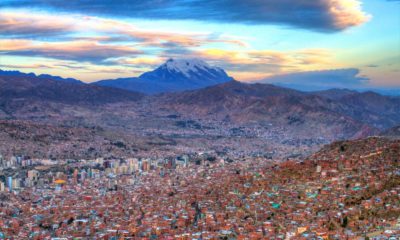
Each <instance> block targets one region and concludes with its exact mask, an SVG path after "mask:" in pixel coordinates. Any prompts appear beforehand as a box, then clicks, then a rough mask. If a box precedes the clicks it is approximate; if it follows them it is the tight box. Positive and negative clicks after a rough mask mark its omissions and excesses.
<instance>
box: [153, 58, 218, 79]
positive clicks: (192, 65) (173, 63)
mask: <svg viewBox="0 0 400 240" xmlns="http://www.w3.org/2000/svg"><path fill="white" fill-rule="evenodd" d="M160 68H162V69H167V70H169V71H174V72H178V73H182V74H183V75H185V76H186V77H190V72H197V71H199V70H205V71H207V70H208V69H214V70H220V69H219V68H216V67H211V66H210V65H208V63H206V62H205V61H203V60H201V59H198V58H192V59H173V58H170V59H168V60H167V61H166V62H165V63H164V64H162V65H161V66H160Z"/></svg>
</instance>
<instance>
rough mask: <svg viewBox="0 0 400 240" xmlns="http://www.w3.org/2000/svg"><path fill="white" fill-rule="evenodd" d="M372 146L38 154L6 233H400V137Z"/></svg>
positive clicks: (5, 215) (9, 201)
mask: <svg viewBox="0 0 400 240" xmlns="http://www.w3.org/2000/svg"><path fill="white" fill-rule="evenodd" d="M377 141H379V142H377ZM381 141H382V142H381ZM364 146H365V147H364V148H363V149H360V151H359V152H353V153H352V154H350V153H347V152H343V153H341V152H340V151H336V150H334V151H324V152H322V153H320V154H316V155H314V156H312V157H310V158H309V159H307V160H304V161H286V162H275V161H270V160H266V159H264V158H251V159H248V160H245V159H240V160H235V161H227V159H223V158H221V157H203V158H199V156H180V157H177V158H168V159H136V158H132V159H107V160H106V159H101V158H99V159H95V160H85V161H78V160H74V161H72V160H60V161H57V162H56V164H54V163H52V164H49V162H47V161H44V162H40V161H34V162H33V163H34V164H33V165H31V166H25V167H20V168H17V167H16V168H15V169H14V170H13V171H14V172H13V174H14V175H13V176H12V177H14V176H19V177H20V178H21V175H23V176H25V178H24V179H27V178H28V179H29V178H31V179H32V181H33V184H32V185H26V186H24V187H19V188H16V186H11V187H9V186H8V182H7V180H6V181H5V185H6V186H5V190H4V191H3V192H0V239H1V238H2V236H3V238H14V239H52V238H53V239H74V238H78V239H79V238H81V239H82V238H83V239H366V238H367V237H368V238H369V239H399V237H400V217H399V216H400V168H399V157H400V141H397V142H386V141H383V140H379V139H378V140H376V139H375V140H374V139H372V140H368V141H367V142H366V143H365V144H364ZM39 162H40V164H39ZM7 164H8V163H7ZM7 166H9V165H7ZM10 169H11V170H12V168H7V172H8V173H7V174H9V172H10V171H8V170H10ZM32 171H34V172H32ZM11 172H12V171H11ZM2 174H3V176H5V177H6V178H8V177H9V176H8V175H7V174H5V172H4V168H3V172H2ZM23 182H26V181H25V180H24V181H23Z"/></svg>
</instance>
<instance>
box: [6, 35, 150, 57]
mask: <svg viewBox="0 0 400 240" xmlns="http://www.w3.org/2000/svg"><path fill="white" fill-rule="evenodd" d="M0 51H2V52H5V53H11V54H12V55H22V56H44V57H50V58H56V59H70V60H82V61H92V62H97V61H103V60H105V59H108V58H112V57H120V56H121V55H135V54H141V53H142V52H141V51H140V50H138V49H136V48H134V47H132V46H126V45H111V44H100V43H98V42H94V41H84V40H81V41H70V42H41V41H29V40H15V39H2V40H0Z"/></svg>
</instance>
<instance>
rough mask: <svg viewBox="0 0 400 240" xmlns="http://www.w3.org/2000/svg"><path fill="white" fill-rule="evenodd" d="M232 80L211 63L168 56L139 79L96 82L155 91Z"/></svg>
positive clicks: (104, 84) (191, 87)
mask: <svg viewBox="0 0 400 240" xmlns="http://www.w3.org/2000/svg"><path fill="white" fill-rule="evenodd" d="M232 80H233V78H232V77H229V76H228V75H227V74H226V72H225V71H224V70H223V69H221V68H218V67H213V66H210V65H209V64H207V63H206V62H204V61H203V60H200V59H169V60H168V61H166V62H165V63H163V64H162V65H160V66H159V67H158V68H156V69H155V70H153V71H150V72H146V73H143V74H142V75H140V76H139V77H137V78H119V79H114V80H102V81H98V82H95V83H94V84H96V85H101V86H110V87H116V88H122V89H126V90H131V91H138V92H144V93H150V94H155V93H163V92H177V91H183V90H192V89H198V88H203V87H207V86H212V85H216V84H219V83H224V82H229V81H232Z"/></svg>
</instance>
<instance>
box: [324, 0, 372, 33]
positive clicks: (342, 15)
mask: <svg viewBox="0 0 400 240" xmlns="http://www.w3.org/2000/svg"><path fill="white" fill-rule="evenodd" d="M327 2H328V3H327V4H328V11H329V13H330V15H331V16H332V18H333V24H334V26H335V28H336V29H346V28H348V27H352V26H358V25H361V24H363V23H365V22H367V21H368V20H369V19H370V18H371V16H370V15H368V14H366V13H364V12H363V11H362V9H361V1H358V0H328V1H327Z"/></svg>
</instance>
